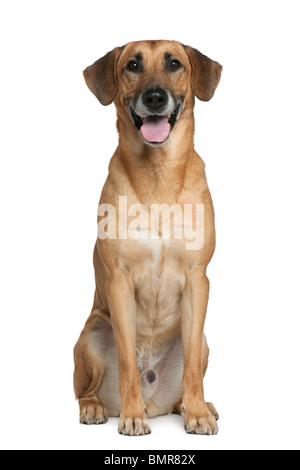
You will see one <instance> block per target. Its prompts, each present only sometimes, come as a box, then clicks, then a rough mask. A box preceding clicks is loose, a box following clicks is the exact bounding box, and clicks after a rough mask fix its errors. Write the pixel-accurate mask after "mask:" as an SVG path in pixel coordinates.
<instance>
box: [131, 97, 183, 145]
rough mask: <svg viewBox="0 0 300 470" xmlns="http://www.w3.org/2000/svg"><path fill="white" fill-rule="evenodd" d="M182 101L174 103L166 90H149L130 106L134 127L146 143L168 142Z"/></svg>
mask: <svg viewBox="0 0 300 470" xmlns="http://www.w3.org/2000/svg"><path fill="white" fill-rule="evenodd" d="M183 101H184V98H181V99H180V100H179V102H177V103H176V101H175V99H174V98H173V97H172V96H171V94H170V93H169V92H168V91H167V90H164V89H162V88H150V89H148V90H145V91H144V92H143V93H142V94H141V95H140V96H139V97H138V99H137V100H136V101H135V102H134V103H133V104H132V105H130V112H131V116H132V119H133V122H134V124H135V127H136V128H137V130H138V131H140V132H141V134H142V136H143V137H144V139H145V141H146V142H147V143H149V144H152V145H155V144H156V145H157V144H162V143H164V142H166V140H168V138H169V135H170V133H171V131H172V130H173V128H174V126H175V124H176V122H177V119H178V116H179V113H180V110H181V108H182V105H183Z"/></svg>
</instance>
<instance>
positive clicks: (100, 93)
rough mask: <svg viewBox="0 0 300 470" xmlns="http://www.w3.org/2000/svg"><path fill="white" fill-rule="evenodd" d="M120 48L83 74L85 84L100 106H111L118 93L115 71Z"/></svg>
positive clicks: (109, 53)
mask: <svg viewBox="0 0 300 470" xmlns="http://www.w3.org/2000/svg"><path fill="white" fill-rule="evenodd" d="M122 50H123V48H122V47H116V48H115V49H113V50H112V51H111V52H108V53H107V54H106V55H105V56H104V57H102V58H101V59H99V60H97V62H95V63H94V64H93V65H90V67H87V68H86V69H85V71H84V72H83V76H84V79H85V82H86V84H87V86H88V87H89V89H90V90H91V92H92V93H94V95H95V96H96V98H98V100H99V101H100V103H101V104H103V105H104V106H107V105H109V104H111V103H112V102H113V101H114V99H115V97H116V95H117V92H118V89H117V82H116V76H115V69H116V64H117V61H118V58H119V57H120V54H121V51H122Z"/></svg>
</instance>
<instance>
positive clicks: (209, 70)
mask: <svg viewBox="0 0 300 470" xmlns="http://www.w3.org/2000/svg"><path fill="white" fill-rule="evenodd" d="M221 71H222V67H221V65H220V64H218V63H217V62H215V61H213V60H211V59H209V58H208V57H206V56H204V55H203V54H201V53H200V52H199V51H197V50H196V49H193V48H192V47H189V46H183V45H182V44H180V43H178V42H174V41H143V42H133V43H129V44H127V45H126V46H123V47H118V48H116V49H114V50H112V51H111V52H109V53H108V54H106V55H105V56H104V57H102V58H101V59H99V60H98V61H97V62H95V63H94V64H93V65H91V66H90V67H88V68H87V69H86V70H85V71H84V78H85V80H86V83H87V86H88V87H89V89H90V90H91V91H92V93H94V95H95V96H96V97H97V98H98V100H99V101H100V103H101V104H103V105H104V106H107V105H109V104H111V103H112V102H113V101H115V104H116V106H117V110H118V115H119V117H120V116H122V118H123V120H124V119H125V120H126V119H127V120H128V122H129V123H130V125H131V127H133V126H135V128H136V131H137V133H139V134H141V135H142V137H143V138H144V140H145V142H146V143H147V144H149V145H152V146H159V145H162V144H164V143H165V142H166V141H167V140H168V139H169V137H170V134H171V132H172V130H173V129H174V128H175V126H176V125H177V123H178V122H179V121H180V119H181V118H183V114H184V111H186V110H187V111H188V110H191V109H192V108H193V105H194V96H197V98H199V99H200V100H202V101H209V100H210V99H211V98H212V97H213V95H214V92H215V90H216V88H217V86H218V83H219V81H220V77H221Z"/></svg>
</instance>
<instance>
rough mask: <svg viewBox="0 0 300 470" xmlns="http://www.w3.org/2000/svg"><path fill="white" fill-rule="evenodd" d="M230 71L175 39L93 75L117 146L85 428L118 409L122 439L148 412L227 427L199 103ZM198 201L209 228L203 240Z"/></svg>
mask: <svg viewBox="0 0 300 470" xmlns="http://www.w3.org/2000/svg"><path fill="white" fill-rule="evenodd" d="M221 72H222V66H221V65H220V64H219V63H218V62H215V61H213V60H211V59H209V58H208V57H206V56H205V55H203V54H201V53H200V52H199V51H198V50H196V49H194V48H192V47H190V46H185V45H183V44H181V43H178V42H175V41H141V42H132V43H129V44H127V45H125V46H123V47H117V48H115V49H114V50H112V51H111V52H109V53H108V54H106V55H105V56H104V57H102V58H101V59H99V60H97V61H96V62H95V63H94V64H93V65H91V66H90V67H88V68H87V69H86V70H85V71H84V78H85V81H86V84H87V86H88V88H89V89H90V91H91V92H92V93H93V94H94V95H95V96H96V97H97V99H98V100H99V101H100V103H101V104H102V105H104V106H107V105H110V104H111V103H113V102H114V103H115V106H116V109H117V129H118V133H119V145H118V148H117V150H116V151H115V153H114V155H113V157H112V159H111V161H110V165H109V174H108V177H107V180H106V182H105V185H104V187H103V191H102V195H101V199H100V205H99V212H98V228H99V234H98V239H97V242H96V246H95V250H94V268H95V280H96V291H95V297H94V304H93V308H92V311H91V314H90V316H89V318H88V320H87V322H86V324H85V327H84V329H83V331H82V333H81V335H80V338H79V340H78V342H77V344H76V346H75V348H74V359H75V371H74V389H75V395H76V398H77V399H78V400H79V407H80V422H81V423H82V424H102V423H106V422H107V420H108V418H109V416H115V417H119V418H120V419H119V428H118V430H119V433H120V434H123V435H130V436H139V435H146V434H149V433H151V429H150V426H149V421H148V420H149V418H153V417H156V416H160V415H165V414H169V413H177V414H182V415H183V417H184V425H185V430H186V431H187V432H188V433H192V434H209V435H215V434H217V432H218V425H217V420H218V418H219V416H218V412H217V411H216V409H215V407H214V405H213V404H212V403H207V402H206V401H205V399H204V389H203V378H204V375H205V372H206V369H207V365H208V356H209V349H208V345H207V341H206V337H205V335H204V323H205V317H206V311H207V304H208V297H209V280H208V278H207V275H206V269H207V266H208V264H209V262H210V260H211V258H212V256H213V254H214V250H215V222H214V220H215V215H214V208H213V204H212V199H211V195H210V191H209V188H208V185H207V180H206V175H205V165H204V163H203V161H202V159H201V158H200V156H199V155H197V153H196V151H195V150H194V132H195V124H194V104H195V97H197V98H198V99H200V100H202V101H209V100H210V99H211V98H212V97H213V95H214V93H215V90H216V88H217V86H218V84H219V81H220V77H221ZM196 207H197V208H198V209H199V211H198V213H199V214H200V213H201V214H202V217H200V220H201V223H199V227H201V228H200V229H199V230H200V231H201V230H202V232H203V233H202V236H201V237H199V239H198V240H196V242H197V243H195V244H194V245H193V244H192V243H191V242H190V240H191V236H190V235H189V233H190V234H191V233H192V234H194V235H195V236H196V235H197V220H196V216H197V211H195V210H194V209H195V208H196ZM136 208H138V212H135V211H134V209H136ZM166 208H169V215H170V219H172V220H171V223H170V227H171V229H169V232H168V231H167V232H168V236H163V235H162V229H163V223H164V216H163V215H162V209H166ZM187 208H188V209H189V211H187V210H186V211H185V212H188V214H187V216H186V213H184V218H183V216H182V213H181V214H180V210H181V209H182V210H184V209H187ZM201 208H202V212H201ZM154 209H155V210H157V209H158V212H159V211H161V212H159V217H158V218H157V219H155V218H154V217H152V216H153V213H152V212H153V210H154ZM151 211H152V212H151ZM150 213H151V217H150ZM137 214H138V216H137ZM156 215H157V214H156ZM134 216H136V217H135V218H134ZM154 220H156V222H154ZM114 223H117V227H116V228H114V225H113V224H114ZM151 223H152V225H151ZM183 229H184V234H183ZM188 229H189V230H188ZM164 235H165V233H164ZM178 235H180V236H178ZM188 242H189V243H190V245H191V246H189V244H188Z"/></svg>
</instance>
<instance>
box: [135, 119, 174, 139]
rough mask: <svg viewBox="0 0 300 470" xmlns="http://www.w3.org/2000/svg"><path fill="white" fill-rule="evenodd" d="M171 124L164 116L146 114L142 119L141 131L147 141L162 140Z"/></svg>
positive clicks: (167, 134) (167, 135) (168, 131)
mask: <svg viewBox="0 0 300 470" xmlns="http://www.w3.org/2000/svg"><path fill="white" fill-rule="evenodd" d="M170 130H171V126H170V124H169V123H168V119H167V118H166V117H164V116H148V117H146V118H145V119H144V124H143V125H142V127H141V133H142V136H143V137H144V139H145V140H147V141H148V142H164V141H165V140H166V139H167V138H168V137H169V134H170Z"/></svg>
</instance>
